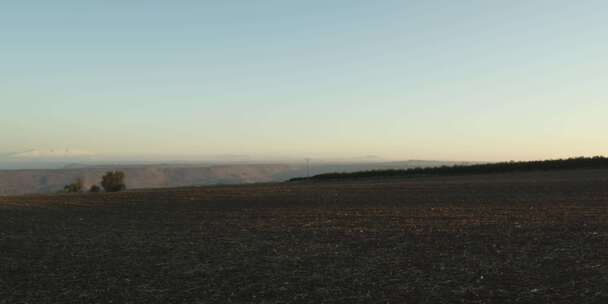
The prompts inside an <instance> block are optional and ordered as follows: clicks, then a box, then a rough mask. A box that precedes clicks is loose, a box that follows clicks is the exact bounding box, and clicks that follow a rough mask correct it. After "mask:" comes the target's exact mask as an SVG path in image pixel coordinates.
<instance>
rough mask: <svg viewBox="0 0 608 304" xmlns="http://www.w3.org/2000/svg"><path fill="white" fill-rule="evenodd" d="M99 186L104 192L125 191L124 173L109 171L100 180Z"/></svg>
mask: <svg viewBox="0 0 608 304" xmlns="http://www.w3.org/2000/svg"><path fill="white" fill-rule="evenodd" d="M101 186H102V187H103V189H104V190H106V192H118V191H123V190H126V189H127V186H126V185H125V173H124V172H122V171H109V172H107V173H106V174H105V175H104V176H103V177H102V179H101Z"/></svg>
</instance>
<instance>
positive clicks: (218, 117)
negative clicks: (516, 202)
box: [0, 0, 608, 161]
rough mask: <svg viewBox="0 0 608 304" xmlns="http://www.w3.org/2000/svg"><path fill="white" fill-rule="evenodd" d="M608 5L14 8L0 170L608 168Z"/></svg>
mask: <svg viewBox="0 0 608 304" xmlns="http://www.w3.org/2000/svg"><path fill="white" fill-rule="evenodd" d="M606 37H608V2H607V1H599V0H598V1H594V0H589V1H558V0H554V1H536V0H526V1H482V0H479V1H467V0H463V1H451V0H450V1H447V0H446V1H405V0H400V1H392V0H386V1H359V0H348V1H346V0H334V1H327V0H306V1H286V0H281V1H278V0H277V1H230V0H226V1H111V0H107V1H93V0H91V1H65V0H63V1H62V0H56V1H27V0H24V1H9V2H6V3H3V4H2V5H1V8H0V153H11V152H20V151H27V150H30V149H51V148H70V149H76V150H84V151H91V152H94V153H98V154H100V155H113V156H117V155H141V156H144V155H160V156H166V157H175V156H178V155H181V156H193V157H194V156H201V155H252V156H254V157H256V156H257V157H313V158H315V157H316V158H339V157H344V158H349V157H359V156H363V155H376V156H379V157H381V158H383V159H394V160H404V159H435V160H470V161H498V160H525V159H546V158H558V157H569V156H583V155H584V156H592V155H607V154H608V132H607V131H608V119H607V118H606V117H608V115H607V114H608V56H606V54H608V39H606Z"/></svg>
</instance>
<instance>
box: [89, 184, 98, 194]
mask: <svg viewBox="0 0 608 304" xmlns="http://www.w3.org/2000/svg"><path fill="white" fill-rule="evenodd" d="M89 192H91V193H97V192H101V188H100V187H99V186H97V185H93V186H91V188H90V189H89Z"/></svg>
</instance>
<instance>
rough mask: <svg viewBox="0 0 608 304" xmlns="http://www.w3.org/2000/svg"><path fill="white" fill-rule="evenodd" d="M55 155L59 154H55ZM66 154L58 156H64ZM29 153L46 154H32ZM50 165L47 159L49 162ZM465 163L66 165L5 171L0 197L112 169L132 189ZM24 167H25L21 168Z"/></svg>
mask: <svg viewBox="0 0 608 304" xmlns="http://www.w3.org/2000/svg"><path fill="white" fill-rule="evenodd" d="M53 153H56V152H53ZM61 153H63V152H59V154H61ZM26 155H42V153H41V154H37V153H28V154H26ZM45 161H48V160H45ZM454 164H464V163H463V162H446V161H424V160H410V161H402V162H313V163H312V164H311V165H310V166H307V165H306V164H305V163H304V162H300V163H277V164H245V163H238V164H235V163H232V164H203V163H198V164H197V163H194V164H143V165H142V164H133V165H128V164H119V165H88V164H71V165H70V164H63V165H62V167H63V168H58V169H19V170H0V195H20V194H28V193H52V192H57V191H60V190H61V189H63V186H64V185H66V184H68V183H71V182H73V181H74V180H76V179H77V178H82V179H83V180H84V182H85V187H87V188H88V187H90V186H91V185H93V184H98V183H99V181H100V180H101V176H102V175H103V174H104V173H105V172H107V171H110V170H120V171H124V172H125V174H126V183H127V187H128V188H129V189H133V188H163V187H180V186H196V185H217V184H242V183H260V182H279V181H286V180H289V179H291V178H294V177H303V176H306V175H308V174H310V175H316V174H322V173H329V172H355V171H363V170H374V169H404V168H414V167H434V166H442V165H454ZM21 165H23V163H22V164H21Z"/></svg>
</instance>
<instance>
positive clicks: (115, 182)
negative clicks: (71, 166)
mask: <svg viewBox="0 0 608 304" xmlns="http://www.w3.org/2000/svg"><path fill="white" fill-rule="evenodd" d="M100 184H101V187H99V186H98V185H96V184H95V185H92V186H91V187H90V188H89V190H88V192H92V193H96V192H101V188H102V187H103V190H104V191H105V192H119V191H124V190H126V189H127V185H126V184H125V173H124V172H122V171H108V172H106V174H104V175H103V176H102V178H101V183H100ZM63 191H64V192H69V193H78V192H84V191H85V189H84V180H83V179H82V178H77V179H76V181H74V182H73V183H70V184H67V185H65V187H63Z"/></svg>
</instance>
